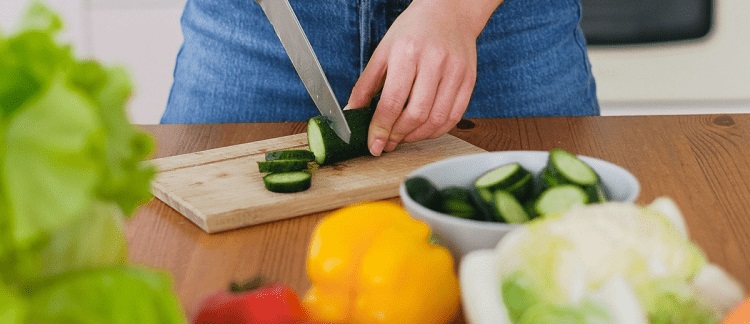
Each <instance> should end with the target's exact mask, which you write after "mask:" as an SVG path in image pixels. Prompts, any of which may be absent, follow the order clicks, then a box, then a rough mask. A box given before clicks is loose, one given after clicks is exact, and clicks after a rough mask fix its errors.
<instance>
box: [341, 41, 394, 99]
mask: <svg viewBox="0 0 750 324" xmlns="http://www.w3.org/2000/svg"><path fill="white" fill-rule="evenodd" d="M384 51H385V50H384V49H381V48H380V47H378V48H376V49H375V52H373V55H372V57H371V58H370V61H369V62H368V63H367V66H365V69H364V71H362V74H361V75H360V76H359V79H357V82H356V83H355V84H354V87H353V88H352V93H351V94H350V95H349V102H348V103H347V105H346V106H347V107H348V108H362V107H366V106H369V105H370V101H371V100H372V97H374V96H375V95H376V94H377V93H378V92H380V90H381V89H383V82H384V81H385V74H386V68H387V66H388V60H387V53H385V54H384Z"/></svg>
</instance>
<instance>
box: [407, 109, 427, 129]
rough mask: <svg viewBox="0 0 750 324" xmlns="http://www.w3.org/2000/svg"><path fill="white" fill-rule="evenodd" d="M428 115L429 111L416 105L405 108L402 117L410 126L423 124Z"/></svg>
mask: <svg viewBox="0 0 750 324" xmlns="http://www.w3.org/2000/svg"><path fill="white" fill-rule="evenodd" d="M429 117H430V115H429V111H428V110H426V109H422V108H419V107H417V108H416V109H407V110H405V111H404V119H405V121H406V122H408V124H409V125H410V126H417V125H421V124H424V123H425V122H426V121H427V119H428V118H429Z"/></svg>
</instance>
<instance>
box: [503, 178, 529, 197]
mask: <svg viewBox="0 0 750 324" xmlns="http://www.w3.org/2000/svg"><path fill="white" fill-rule="evenodd" d="M503 190H504V191H507V192H508V193H510V194H512V195H513V196H514V197H516V199H518V201H526V200H529V199H530V198H532V196H533V195H534V192H533V191H534V175H532V174H531V173H528V174H526V175H524V177H523V178H521V179H519V180H518V181H517V182H516V183H514V184H513V185H511V186H510V187H508V188H505V189H503Z"/></svg>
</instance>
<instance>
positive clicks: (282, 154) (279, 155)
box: [266, 150, 315, 161]
mask: <svg viewBox="0 0 750 324" xmlns="http://www.w3.org/2000/svg"><path fill="white" fill-rule="evenodd" d="M273 160H306V161H315V154H313V152H312V151H308V150H279V151H273V152H266V161H273Z"/></svg>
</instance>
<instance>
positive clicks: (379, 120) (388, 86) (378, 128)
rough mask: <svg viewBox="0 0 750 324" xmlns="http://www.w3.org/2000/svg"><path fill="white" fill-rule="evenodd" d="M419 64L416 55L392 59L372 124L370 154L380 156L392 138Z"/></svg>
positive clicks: (368, 142)
mask: <svg viewBox="0 0 750 324" xmlns="http://www.w3.org/2000/svg"><path fill="white" fill-rule="evenodd" d="M416 67H417V63H416V61H415V56H414V55H403V56H400V57H391V58H390V60H389V63H388V67H387V69H388V71H392V73H385V78H384V83H383V91H382V93H381V94H380V101H379V102H378V106H377V108H376V109H375V113H374V115H373V116H372V122H370V129H369V134H368V137H367V144H368V147H369V148H370V153H371V154H372V155H374V156H379V155H380V154H381V153H382V152H383V150H384V149H385V147H386V144H387V143H388V141H389V137H390V136H391V129H392V128H393V125H394V124H395V123H396V120H397V119H398V118H399V116H400V115H401V113H402V111H403V109H404V106H405V105H406V101H407V100H408V98H409V94H410V92H411V89H412V85H413V82H414V80H415V75H416Z"/></svg>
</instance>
